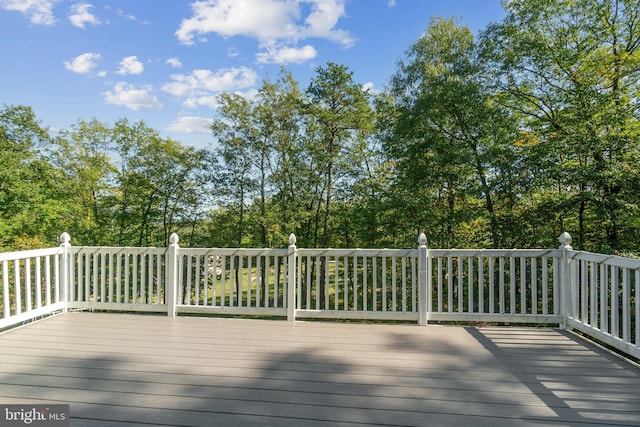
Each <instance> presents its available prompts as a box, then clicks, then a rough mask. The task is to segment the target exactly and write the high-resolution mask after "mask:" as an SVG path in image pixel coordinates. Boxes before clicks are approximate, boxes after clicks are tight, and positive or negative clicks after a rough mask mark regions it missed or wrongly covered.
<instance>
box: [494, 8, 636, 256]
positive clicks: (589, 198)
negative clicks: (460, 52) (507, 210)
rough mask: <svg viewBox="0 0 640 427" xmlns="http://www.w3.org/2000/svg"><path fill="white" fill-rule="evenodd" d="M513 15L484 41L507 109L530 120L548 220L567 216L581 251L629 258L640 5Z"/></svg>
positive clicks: (564, 223)
mask: <svg viewBox="0 0 640 427" xmlns="http://www.w3.org/2000/svg"><path fill="white" fill-rule="evenodd" d="M505 6H506V10H507V17H506V18H505V20H504V21H503V22H502V23H499V24H497V25H494V26H492V27H490V28H489V29H488V31H487V32H486V34H485V36H484V39H483V40H484V42H485V43H484V44H485V45H486V46H487V49H488V50H489V51H490V54H489V55H487V56H486V58H491V57H492V58H494V63H493V65H494V67H495V70H496V76H497V78H498V79H499V80H498V79H497V80H496V81H499V82H500V83H501V89H502V90H503V91H504V93H505V94H507V95H508V96H507V97H505V101H506V102H505V105H507V106H508V107H509V108H511V109H513V110H515V111H518V112H520V113H522V114H523V117H525V119H524V120H523V121H522V123H521V128H522V131H523V132H524V133H525V136H526V138H523V139H524V140H526V145H527V146H528V147H529V150H528V151H529V153H530V157H529V160H534V161H536V162H537V164H535V165H531V166H530V167H531V169H532V170H536V171H539V172H541V173H539V174H536V182H537V186H538V188H539V189H540V191H541V192H542V197H541V200H542V203H543V204H542V206H544V209H540V210H539V211H540V212H541V213H546V212H560V217H559V218H558V222H559V223H560V225H559V228H562V229H564V228H571V227H573V226H576V227H577V228H578V232H577V233H576V234H577V236H576V237H577V239H576V240H577V245H578V246H581V247H587V248H593V249H597V250H617V249H620V248H622V247H624V245H625V243H623V242H621V241H620V229H621V228H624V227H625V225H624V224H634V223H637V219H633V216H634V214H632V212H637V211H638V200H637V195H634V194H633V193H634V192H635V188H637V185H633V184H632V183H633V182H635V181H637V167H636V165H637V162H638V160H639V151H638V139H639V135H640V134H639V131H640V127H639V125H638V111H639V109H638V103H637V99H638V94H639V88H640V86H639V77H640V67H639V66H638V65H639V64H640V2H639V1H638V0H559V1H558V0H553V1H551V0H537V1H522V0H516V1H510V2H508V3H506V4H505ZM635 215H636V216H637V214H635ZM547 216H548V215H547ZM550 219H551V218H550ZM576 223H577V224H576ZM632 234H634V233H632ZM603 242H604V245H603V244H602V243H603ZM626 244H628V243H626Z"/></svg>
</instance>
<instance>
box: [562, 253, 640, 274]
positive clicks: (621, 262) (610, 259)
mask: <svg viewBox="0 0 640 427" xmlns="http://www.w3.org/2000/svg"><path fill="white" fill-rule="evenodd" d="M568 256H569V258H570V259H573V260H580V261H590V262H596V263H599V264H607V265H612V266H616V267H622V268H630V269H633V270H640V260H638V259H632V258H624V257H621V256H617V255H603V254H597V253H594V252H584V251H573V250H572V251H569V254H568Z"/></svg>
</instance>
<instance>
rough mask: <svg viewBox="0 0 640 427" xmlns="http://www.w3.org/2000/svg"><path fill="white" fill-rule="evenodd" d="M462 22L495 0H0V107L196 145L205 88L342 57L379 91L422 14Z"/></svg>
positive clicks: (212, 107)
mask: <svg viewBox="0 0 640 427" xmlns="http://www.w3.org/2000/svg"><path fill="white" fill-rule="evenodd" d="M434 16H439V17H445V18H449V17H453V18H455V19H457V20H458V22H459V23H460V24H463V25H467V26H469V27H470V28H471V29H472V31H473V32H474V33H476V34H477V33H478V32H479V31H481V30H483V29H484V28H485V27H486V26H487V25H488V24H489V23H491V22H498V21H500V20H501V19H502V18H504V16H505V13H504V10H503V9H502V6H501V4H500V0H199V1H187V0H86V1H84V0H80V1H77V0H71V1H70V0H0V52H1V53H0V108H4V107H7V106H13V105H27V106H30V107H32V108H33V110H34V112H35V114H36V117H37V118H38V119H39V120H40V122H41V125H42V126H44V127H48V128H49V129H50V130H51V131H52V132H53V133H55V132H57V131H59V130H62V129H68V128H69V127H71V126H72V125H74V124H75V123H77V122H78V121H79V120H86V121H89V120H91V119H93V118H96V119H98V120H99V121H101V122H104V123H107V124H108V125H112V124H113V123H114V122H115V121H116V120H118V119H121V118H127V119H128V120H129V121H130V122H137V121H139V120H143V121H144V122H145V123H146V124H147V125H148V126H150V127H152V128H154V129H156V130H157V131H159V132H160V134H161V135H162V136H163V137H165V138H171V139H174V140H176V141H180V142H182V143H183V144H187V145H193V146H195V147H198V148H204V147H207V146H209V145H211V144H213V143H214V141H213V137H212V136H211V132H210V131H209V129H208V125H209V123H210V122H211V120H212V118H213V117H215V115H216V95H217V94H219V93H222V92H234V93H239V94H242V95H243V96H246V97H248V98H251V96H252V95H254V94H255V92H256V90H257V89H258V88H259V87H260V86H261V85H262V83H263V81H264V80H265V79H269V80H271V81H273V80H275V79H277V77H278V75H279V70H280V68H281V67H282V66H284V67H285V68H286V69H287V70H289V71H290V72H291V73H292V75H293V77H294V79H295V80H297V81H298V82H300V87H301V88H302V89H305V88H306V87H307V86H308V84H309V82H310V81H311V79H312V78H313V77H314V75H315V70H316V69H317V68H318V67H322V66H325V65H326V64H327V63H328V62H333V63H336V64H340V65H344V66H346V67H347V68H348V70H349V71H351V72H352V73H353V78H354V81H355V82H357V83H359V84H362V85H363V87H364V88H369V89H370V90H371V91H381V90H383V89H384V87H385V85H386V84H387V82H388V81H389V79H390V77H391V76H392V75H393V73H394V72H395V67H396V63H397V61H398V59H400V58H402V57H403V55H404V53H405V52H406V50H407V49H408V48H409V47H410V46H411V45H412V44H413V43H415V42H416V41H417V40H418V39H419V37H420V36H421V35H422V34H423V33H424V31H425V30H426V28H427V26H428V24H429V21H430V19H431V18H432V17H434Z"/></svg>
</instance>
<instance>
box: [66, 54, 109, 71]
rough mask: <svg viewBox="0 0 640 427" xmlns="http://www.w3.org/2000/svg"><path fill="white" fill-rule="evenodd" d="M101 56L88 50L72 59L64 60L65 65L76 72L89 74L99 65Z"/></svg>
mask: <svg viewBox="0 0 640 427" xmlns="http://www.w3.org/2000/svg"><path fill="white" fill-rule="evenodd" d="M100 58H101V56H100V54H99V53H91V52H87V53H83V54H82V55H78V56H76V57H75V58H73V59H72V60H71V61H64V66H65V68H66V69H67V70H70V71H73V72H74V73H78V74H89V73H90V72H91V70H93V69H94V68H95V67H96V65H98V61H99V60H100Z"/></svg>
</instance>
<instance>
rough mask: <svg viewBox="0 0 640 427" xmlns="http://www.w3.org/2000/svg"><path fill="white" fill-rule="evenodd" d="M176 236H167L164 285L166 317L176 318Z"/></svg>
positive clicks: (177, 246)
mask: <svg viewBox="0 0 640 427" xmlns="http://www.w3.org/2000/svg"><path fill="white" fill-rule="evenodd" d="M179 240H180V239H179V238H178V235H177V234H176V233H172V234H171V236H169V247H168V248H167V255H166V257H167V259H166V263H167V280H166V284H165V294H166V295H165V299H166V303H167V315H168V316H169V317H175V316H176V305H177V300H178V250H179V249H180V246H179V245H178V241H179Z"/></svg>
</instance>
